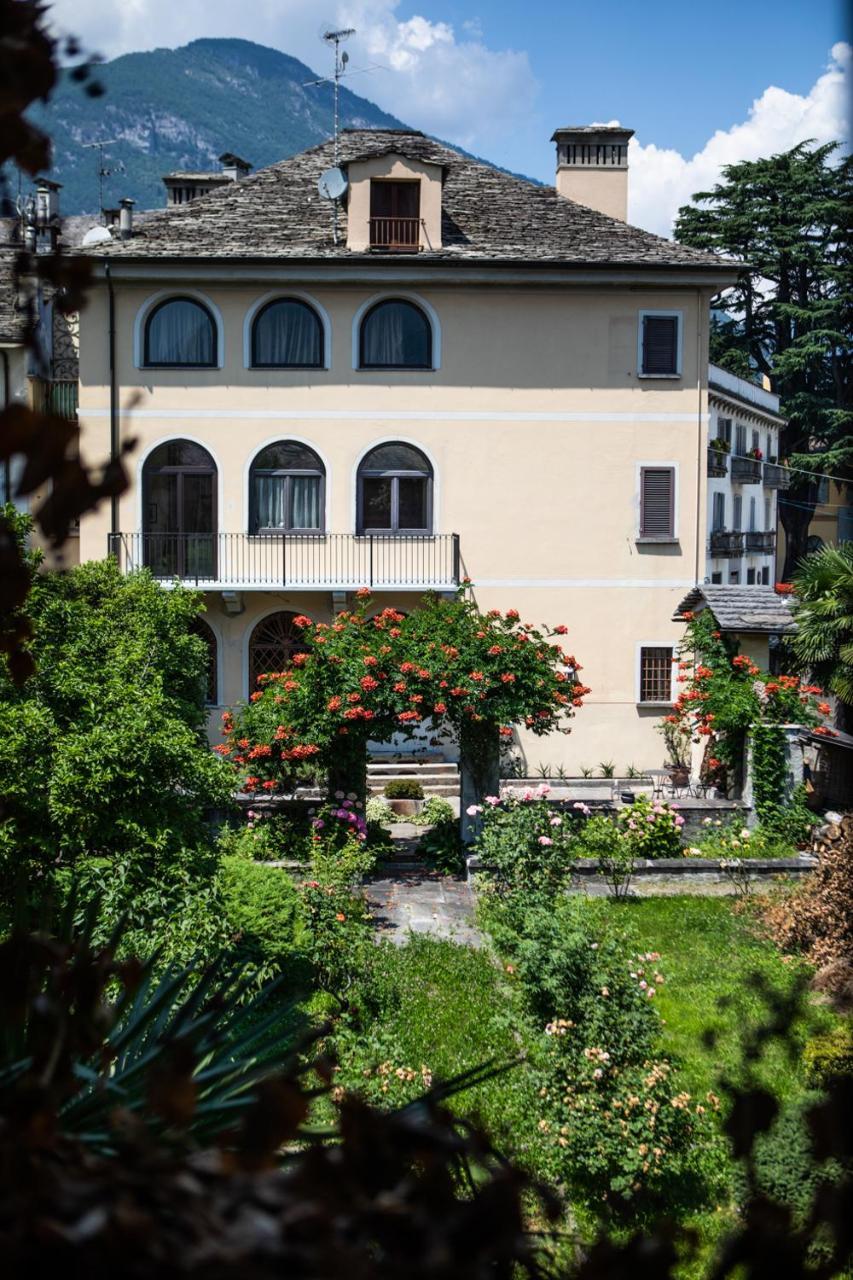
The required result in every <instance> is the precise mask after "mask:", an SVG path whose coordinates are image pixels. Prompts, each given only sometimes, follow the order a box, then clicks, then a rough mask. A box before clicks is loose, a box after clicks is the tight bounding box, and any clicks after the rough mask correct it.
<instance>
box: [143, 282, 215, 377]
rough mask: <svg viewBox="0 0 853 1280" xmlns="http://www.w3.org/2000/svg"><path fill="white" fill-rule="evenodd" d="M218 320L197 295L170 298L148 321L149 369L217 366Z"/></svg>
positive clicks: (145, 359)
mask: <svg viewBox="0 0 853 1280" xmlns="http://www.w3.org/2000/svg"><path fill="white" fill-rule="evenodd" d="M216 355H217V352H216V323H215V321H214V319H213V316H212V315H211V314H210V312H209V311H208V309H207V307H205V306H202V304H201V303H200V302H196V301H195V300H194V299H193V298H167V299H166V300H165V301H164V302H160V303H158V304H157V306H156V307H154V308H153V309H152V310H151V311H150V312H149V314H148V316H147V318H146V321H145V342H144V351H143V364H144V365H145V367H146V368H147V369H183V368H190V369H213V368H215V367H216Z"/></svg>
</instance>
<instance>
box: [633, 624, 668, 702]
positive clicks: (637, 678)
mask: <svg viewBox="0 0 853 1280" xmlns="http://www.w3.org/2000/svg"><path fill="white" fill-rule="evenodd" d="M644 649H669V651H670V655H671V659H672V658H674V657H675V656H676V653H675V649H676V646H675V643H674V641H673V640H672V638H670V639H669V640H638V641H637V643H636V646H635V655H634V701H635V702H636V704H637V706H638V707H671V706H672V704H673V703H674V702H675V696H676V695H675V669H676V665H677V664H676V663H675V662H673V661H672V660H670V664H669V702H644V701H643V700H642V698H641V696H640V695H641V694H642V691H643V650H644Z"/></svg>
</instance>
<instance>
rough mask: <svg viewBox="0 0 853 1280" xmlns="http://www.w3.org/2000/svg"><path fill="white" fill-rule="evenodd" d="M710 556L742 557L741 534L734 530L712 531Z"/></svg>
mask: <svg viewBox="0 0 853 1280" xmlns="http://www.w3.org/2000/svg"><path fill="white" fill-rule="evenodd" d="M711 555H712V556H727V557H729V558H733V557H736V556H741V555H743V534H742V533H741V532H740V531H739V530H736V529H731V530H730V529H714V530H713V531H712V533H711Z"/></svg>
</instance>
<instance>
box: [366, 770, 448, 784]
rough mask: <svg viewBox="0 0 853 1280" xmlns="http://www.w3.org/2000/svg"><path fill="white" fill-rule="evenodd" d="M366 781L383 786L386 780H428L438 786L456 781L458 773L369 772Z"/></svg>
mask: <svg viewBox="0 0 853 1280" xmlns="http://www.w3.org/2000/svg"><path fill="white" fill-rule="evenodd" d="M367 781H368V782H369V783H371V784H372V785H373V786H375V787H380V786H381V787H384V786H385V784H386V782H422V783H424V785H426V784H427V783H428V782H436V783H438V784H439V786H441V785H444V786H447V785H448V784H449V783H451V782H453V783H458V781H459V774H458V773H433V772H432V770H430V772H429V773H426V772H424V773H369V774H368V775H367Z"/></svg>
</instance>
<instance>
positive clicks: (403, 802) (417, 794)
mask: <svg viewBox="0 0 853 1280" xmlns="http://www.w3.org/2000/svg"><path fill="white" fill-rule="evenodd" d="M385 799H386V800H387V801H388V803H389V805H390V806H391V808H392V809H393V810H394V812H395V813H398V814H400V815H401V817H412V816H413V815H414V814H416V813H418V812H419V810H420V808H421V806H422V805H423V800H424V789H423V787H422V786H421V784H420V783H419V782H418V780H417V778H393V779H392V780H391V781H390V782H388V783H386V785H385Z"/></svg>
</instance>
